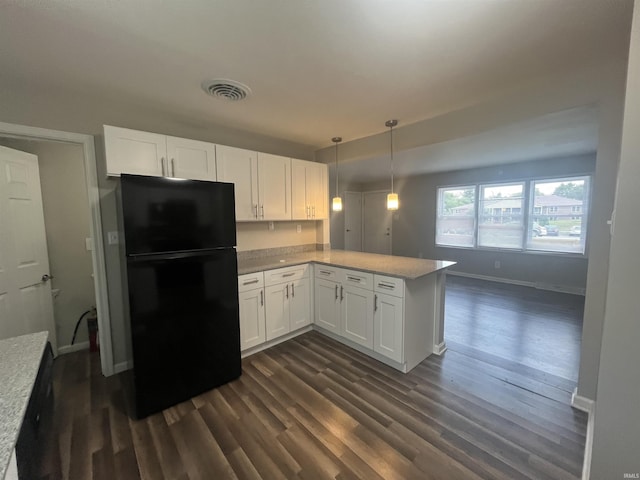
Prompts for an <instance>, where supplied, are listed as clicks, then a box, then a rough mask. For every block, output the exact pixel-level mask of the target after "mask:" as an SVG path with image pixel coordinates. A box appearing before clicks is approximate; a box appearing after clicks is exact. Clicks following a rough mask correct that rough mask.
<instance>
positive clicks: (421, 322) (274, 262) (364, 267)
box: [238, 250, 455, 372]
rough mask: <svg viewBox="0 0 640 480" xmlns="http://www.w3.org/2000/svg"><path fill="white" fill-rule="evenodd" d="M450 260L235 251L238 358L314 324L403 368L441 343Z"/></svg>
mask: <svg viewBox="0 0 640 480" xmlns="http://www.w3.org/2000/svg"><path fill="white" fill-rule="evenodd" d="M454 264H455V262H448V261H443V260H429V259H421V258H410V257H399V256H393V255H379V254H371V253H363V252H351V251H344V250H326V251H309V252H304V253H296V254H290V255H269V256H262V257H259V258H251V259H243V258H242V255H239V260H238V287H239V292H240V330H241V342H242V350H243V356H247V355H250V354H252V353H255V352H257V351H260V350H262V349H264V348H267V347H269V346H272V345H275V344H277V343H280V342H281V341H284V340H287V339H289V338H292V337H294V336H296V335H299V334H301V333H304V332H306V331H308V330H310V329H312V328H313V329H315V330H318V331H319V332H321V333H323V334H325V335H328V336H330V337H332V338H334V339H336V340H338V341H340V342H342V343H344V344H346V345H348V346H350V347H352V348H355V349H356V350H359V351H361V352H363V353H366V354H367V355H370V356H371V357H373V358H376V359H378V360H380V361H381V362H383V363H386V364H387V365H390V366H392V367H394V368H396V369H398V370H400V371H402V372H408V371H409V370H411V369H412V368H414V367H415V366H416V365H417V364H419V363H420V362H421V361H422V360H424V359H425V358H426V357H427V356H429V355H430V354H432V353H436V354H438V355H439V354H442V353H443V352H444V351H445V349H446V346H445V343H444V338H443V333H444V291H445V271H446V269H447V268H448V267H450V266H452V265H454ZM305 305H306V308H305Z"/></svg>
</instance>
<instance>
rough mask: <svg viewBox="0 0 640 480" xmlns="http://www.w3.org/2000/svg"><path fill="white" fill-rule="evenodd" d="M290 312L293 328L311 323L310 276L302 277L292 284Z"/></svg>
mask: <svg viewBox="0 0 640 480" xmlns="http://www.w3.org/2000/svg"><path fill="white" fill-rule="evenodd" d="M290 288H291V292H290V296H289V307H290V308H289V314H290V322H291V330H292V331H293V330H297V329H298V328H302V327H306V326H307V325H310V324H311V284H310V283H309V279H308V278H301V279H299V280H296V281H295V282H291V284H290Z"/></svg>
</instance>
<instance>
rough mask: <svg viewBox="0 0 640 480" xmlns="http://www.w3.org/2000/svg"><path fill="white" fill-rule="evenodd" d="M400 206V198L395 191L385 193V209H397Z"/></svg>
mask: <svg viewBox="0 0 640 480" xmlns="http://www.w3.org/2000/svg"><path fill="white" fill-rule="evenodd" d="M399 207H400V200H399V199H398V194H397V193H389V194H388V195H387V210H398V208H399Z"/></svg>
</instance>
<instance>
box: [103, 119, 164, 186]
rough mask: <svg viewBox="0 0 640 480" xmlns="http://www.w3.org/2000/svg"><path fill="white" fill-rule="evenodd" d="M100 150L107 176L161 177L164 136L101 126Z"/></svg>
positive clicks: (162, 171)
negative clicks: (124, 174)
mask: <svg viewBox="0 0 640 480" xmlns="http://www.w3.org/2000/svg"><path fill="white" fill-rule="evenodd" d="M104 147H105V155H106V161H107V175H114V176H120V174H121V173H132V174H136V175H151V176H156V177H160V176H163V175H164V174H165V169H166V164H167V140H166V137H165V136H164V135H158V134H157V133H148V132H140V131H138V130H129V129H128V128H120V127H111V126H109V125H105V126H104Z"/></svg>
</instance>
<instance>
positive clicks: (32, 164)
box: [0, 147, 57, 352]
mask: <svg viewBox="0 0 640 480" xmlns="http://www.w3.org/2000/svg"><path fill="white" fill-rule="evenodd" d="M49 273H50V272H49V257H48V255H47V239H46V233H45V229H44V214H43V211H42V194H41V191H40V176H39V171H38V157H36V156H35V155H31V154H29V153H24V152H19V151H17V150H12V149H10V148H6V147H0V338H8V337H12V336H16V335H24V334H27V333H34V332H41V331H44V330H46V331H48V332H49V340H50V341H51V344H52V345H53V348H54V352H56V348H57V344H56V330H55V323H54V319H53V300H52V298H51V283H50V282H49V281H48V278H49V277H48V275H49Z"/></svg>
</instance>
